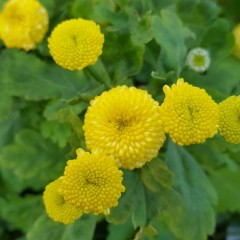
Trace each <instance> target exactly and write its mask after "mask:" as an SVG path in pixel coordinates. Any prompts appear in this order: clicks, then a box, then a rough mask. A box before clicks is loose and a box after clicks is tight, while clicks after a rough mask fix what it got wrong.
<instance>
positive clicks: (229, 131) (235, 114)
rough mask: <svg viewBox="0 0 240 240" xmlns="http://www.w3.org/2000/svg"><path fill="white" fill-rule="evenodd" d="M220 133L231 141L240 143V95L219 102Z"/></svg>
mask: <svg viewBox="0 0 240 240" xmlns="http://www.w3.org/2000/svg"><path fill="white" fill-rule="evenodd" d="M219 110H220V122H219V133H220V134H221V135H222V136H223V137H224V138H225V139H226V140H227V141H228V142H230V143H236V144H239V143H240V96H231V97H228V98H227V99H225V100H224V101H222V102H221V103H220V104H219Z"/></svg>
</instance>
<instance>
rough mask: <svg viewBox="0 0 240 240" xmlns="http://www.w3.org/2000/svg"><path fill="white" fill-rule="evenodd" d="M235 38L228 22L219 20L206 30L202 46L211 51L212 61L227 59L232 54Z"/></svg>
mask: <svg viewBox="0 0 240 240" xmlns="http://www.w3.org/2000/svg"><path fill="white" fill-rule="evenodd" d="M234 44H235V42H234V38H233V35H232V33H231V29H230V24H229V22H228V21H227V20H224V19H217V20H216V21H215V22H214V23H213V24H212V25H210V26H209V27H208V29H207V30H206V32H205V34H204V36H203V39H202V41H201V46H202V47H204V48H206V49H208V50H209V51H210V55H211V58H212V59H219V58H225V57H228V56H229V55H231V54H232V51H233V48H234Z"/></svg>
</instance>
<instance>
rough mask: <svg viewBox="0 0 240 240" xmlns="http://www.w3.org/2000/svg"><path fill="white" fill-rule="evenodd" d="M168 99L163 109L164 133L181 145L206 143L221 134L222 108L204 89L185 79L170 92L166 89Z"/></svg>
mask: <svg viewBox="0 0 240 240" xmlns="http://www.w3.org/2000/svg"><path fill="white" fill-rule="evenodd" d="M163 91H164V93H165V99H164V102H163V104H162V105H161V106H160V113H161V117H162V118H163V121H164V130H165V132H166V133H169V135H170V137H171V138H172V140H173V141H174V142H175V143H177V144H179V145H190V144H195V143H203V142H204V141H205V140H206V139H207V138H211V137H213V136H214V135H215V134H216V133H217V129H218V122H219V111H218V105H217V104H216V103H215V102H214V101H213V100H212V98H211V97H210V96H209V95H208V94H207V93H206V91H205V90H204V89H200V88H198V87H194V86H192V85H190V84H188V83H186V82H184V80H183V79H182V78H180V79H178V81H177V84H173V85H172V87H171V88H170V87H169V86H167V85H165V86H164V87H163Z"/></svg>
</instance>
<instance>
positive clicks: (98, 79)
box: [84, 66, 112, 89]
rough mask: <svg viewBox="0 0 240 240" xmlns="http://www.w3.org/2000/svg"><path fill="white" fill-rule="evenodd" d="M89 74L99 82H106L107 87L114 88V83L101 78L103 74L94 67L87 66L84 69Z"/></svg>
mask: <svg viewBox="0 0 240 240" xmlns="http://www.w3.org/2000/svg"><path fill="white" fill-rule="evenodd" d="M84 70H85V71H86V72H87V73H88V74H89V75H91V76H92V77H93V78H94V79H95V80H96V81H97V82H99V83H101V84H104V85H105V86H106V87H107V89H110V88H112V85H111V84H110V83H108V82H107V81H104V79H102V78H101V76H100V75H99V74H98V73H97V71H96V70H95V69H94V68H93V67H92V66H90V67H87V68H85V69H84Z"/></svg>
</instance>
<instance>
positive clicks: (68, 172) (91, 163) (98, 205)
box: [62, 149, 125, 215]
mask: <svg viewBox="0 0 240 240" xmlns="http://www.w3.org/2000/svg"><path fill="white" fill-rule="evenodd" d="M77 155H78V156H77V159H76V160H69V161H68V162H67V166H66V168H65V171H64V177H63V182H62V193H63V195H64V199H65V200H66V201H67V202H69V203H70V204H72V205H74V206H75V207H79V208H81V209H82V210H83V211H84V212H85V213H90V212H92V213H94V214H96V215H97V214H99V213H104V214H105V215H107V214H109V212H110V208H111V207H116V206H117V205H118V199H119V198H120V196H121V192H124V191H125V187H124V186H123V185H122V180H123V177H122V175H123V173H122V171H120V170H119V169H118V168H117V165H116V163H115V161H114V159H113V158H111V157H107V156H104V155H103V154H90V153H88V152H84V151H83V150H82V149H78V150H77Z"/></svg>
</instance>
